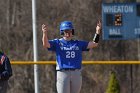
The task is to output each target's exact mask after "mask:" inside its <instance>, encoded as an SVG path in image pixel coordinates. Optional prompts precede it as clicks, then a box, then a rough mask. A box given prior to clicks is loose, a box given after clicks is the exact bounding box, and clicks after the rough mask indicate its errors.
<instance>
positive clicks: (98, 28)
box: [96, 20, 102, 34]
mask: <svg viewBox="0 0 140 93" xmlns="http://www.w3.org/2000/svg"><path fill="white" fill-rule="evenodd" d="M101 28H102V24H101V21H100V20H99V21H98V23H97V26H96V33H97V34H100V31H101Z"/></svg>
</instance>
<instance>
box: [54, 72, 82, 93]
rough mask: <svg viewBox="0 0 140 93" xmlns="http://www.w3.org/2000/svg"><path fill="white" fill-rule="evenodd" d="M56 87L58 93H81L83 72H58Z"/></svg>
mask: <svg viewBox="0 0 140 93" xmlns="http://www.w3.org/2000/svg"><path fill="white" fill-rule="evenodd" d="M56 86H57V92H58V93H80V90H81V86H82V76H81V71H80V70H75V71H64V70H63V71H57V83H56Z"/></svg>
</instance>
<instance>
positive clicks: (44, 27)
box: [42, 24, 48, 33]
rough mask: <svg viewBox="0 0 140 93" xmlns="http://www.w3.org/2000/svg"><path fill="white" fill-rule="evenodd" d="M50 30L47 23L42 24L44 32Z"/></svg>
mask: <svg viewBox="0 0 140 93" xmlns="http://www.w3.org/2000/svg"><path fill="white" fill-rule="evenodd" d="M47 31H48V28H47V26H46V25H45V24H43V25H42V32H43V33H46V32H47Z"/></svg>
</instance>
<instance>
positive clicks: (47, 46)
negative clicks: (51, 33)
mask: <svg viewBox="0 0 140 93" xmlns="http://www.w3.org/2000/svg"><path fill="white" fill-rule="evenodd" d="M42 32H43V36H42V42H43V47H44V48H50V43H49V41H48V36H47V32H48V28H47V26H46V25H45V24H43V25H42Z"/></svg>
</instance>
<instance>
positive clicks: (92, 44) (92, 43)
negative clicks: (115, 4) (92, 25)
mask: <svg viewBox="0 0 140 93" xmlns="http://www.w3.org/2000/svg"><path fill="white" fill-rule="evenodd" d="M100 31H101V21H99V22H98V23H97V26H96V33H95V35H94V38H93V41H90V42H89V43H88V46H87V48H88V49H91V48H94V47H97V46H98V41H99V36H100Z"/></svg>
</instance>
